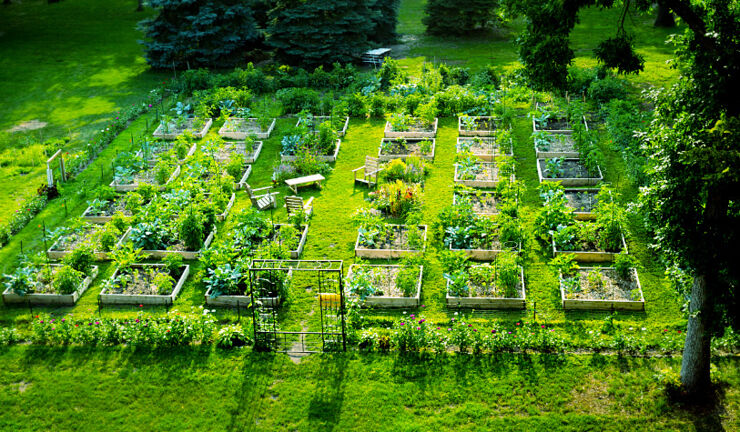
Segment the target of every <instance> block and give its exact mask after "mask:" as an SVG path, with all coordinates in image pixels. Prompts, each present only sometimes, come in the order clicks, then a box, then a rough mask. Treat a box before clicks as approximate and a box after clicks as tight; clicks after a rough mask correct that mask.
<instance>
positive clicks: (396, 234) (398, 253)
mask: <svg viewBox="0 0 740 432" xmlns="http://www.w3.org/2000/svg"><path fill="white" fill-rule="evenodd" d="M388 226H389V227H390V234H389V236H388V238H386V239H384V240H383V242H382V243H379V244H377V245H375V246H374V247H370V246H367V245H361V244H360V235H359V233H358V235H357V241H356V242H355V256H357V257H360V258H401V257H404V256H407V255H411V254H414V253H417V252H421V251H423V250H424V249H425V248H426V241H427V226H426V225H419V228H421V229H422V230H423V239H422V245H423V246H422V247H421V249H411V248H410V247H409V246H408V228H407V227H406V226H405V225H388Z"/></svg>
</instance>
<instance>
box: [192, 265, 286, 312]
mask: <svg viewBox="0 0 740 432" xmlns="http://www.w3.org/2000/svg"><path fill="white" fill-rule="evenodd" d="M292 277H293V269H290V270H288V279H287V280H288V281H290V280H291V278H292ZM288 283H289V282H288ZM205 299H206V305H208V306H214V307H230V308H243V307H244V308H246V307H249V305H251V304H252V296H251V295H221V296H218V297H211V289H210V288H209V289H208V290H207V291H206V294H205ZM257 301H260V302H262V304H263V305H265V306H267V307H272V308H275V307H278V306H280V304H281V303H282V302H283V299H282V298H281V297H280V296H278V297H258V298H257Z"/></svg>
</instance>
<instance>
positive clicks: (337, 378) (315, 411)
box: [308, 354, 348, 430]
mask: <svg viewBox="0 0 740 432" xmlns="http://www.w3.org/2000/svg"><path fill="white" fill-rule="evenodd" d="M347 363H348V358H347V355H346V354H323V355H321V357H320V358H319V366H318V367H317V368H316V371H317V375H316V385H315V388H314V394H313V397H312V398H311V400H310V401H309V404H308V422H309V425H310V428H309V429H310V430H319V429H321V430H333V429H334V428H335V426H336V424H337V423H338V421H339V417H340V414H341V412H342V406H343V405H344V388H345V383H344V378H345V372H346V370H347Z"/></svg>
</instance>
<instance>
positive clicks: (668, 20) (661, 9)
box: [653, 2, 676, 27]
mask: <svg viewBox="0 0 740 432" xmlns="http://www.w3.org/2000/svg"><path fill="white" fill-rule="evenodd" d="M653 25H654V26H655V27H675V26H676V20H675V19H674V18H673V12H671V10H670V9H668V8H667V7H666V6H664V5H663V3H662V2H658V15H657V16H656V17H655V23H654V24H653Z"/></svg>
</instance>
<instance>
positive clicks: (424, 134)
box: [384, 118, 439, 138]
mask: <svg viewBox="0 0 740 432" xmlns="http://www.w3.org/2000/svg"><path fill="white" fill-rule="evenodd" d="M438 123H439V118H435V119H434V124H433V125H432V130H431V131H418V132H412V131H406V132H396V131H393V128H392V127H391V122H385V130H384V133H385V137H386V138H434V137H436V136H437V124H438Z"/></svg>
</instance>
